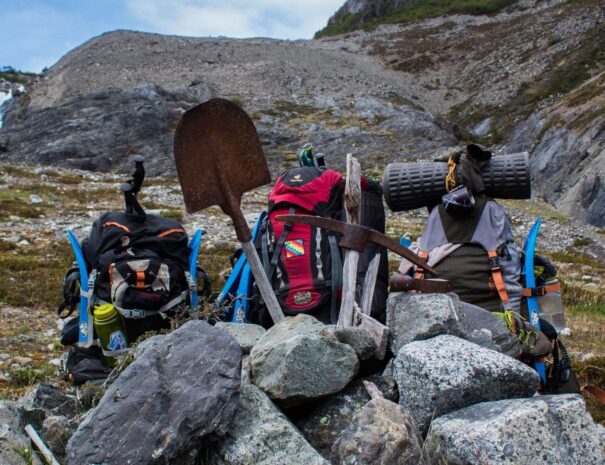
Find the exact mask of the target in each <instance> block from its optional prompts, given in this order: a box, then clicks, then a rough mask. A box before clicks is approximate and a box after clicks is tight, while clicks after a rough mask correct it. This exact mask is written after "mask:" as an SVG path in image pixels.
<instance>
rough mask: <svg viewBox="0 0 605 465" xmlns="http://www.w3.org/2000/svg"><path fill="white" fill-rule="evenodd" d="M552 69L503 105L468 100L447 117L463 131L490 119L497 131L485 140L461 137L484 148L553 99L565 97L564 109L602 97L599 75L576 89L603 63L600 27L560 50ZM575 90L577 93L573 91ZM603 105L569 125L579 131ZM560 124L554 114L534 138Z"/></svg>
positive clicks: (604, 52) (604, 37)
mask: <svg viewBox="0 0 605 465" xmlns="http://www.w3.org/2000/svg"><path fill="white" fill-rule="evenodd" d="M552 63H553V66H550V67H548V68H547V69H546V70H545V71H544V72H543V73H542V74H541V75H539V76H537V77H536V78H534V79H533V80H532V81H531V82H526V83H524V84H522V85H521V86H520V87H519V89H518V91H517V94H516V95H515V96H514V97H513V98H512V99H511V100H509V101H508V102H507V103H506V104H505V105H502V106H497V107H496V106H494V107H490V106H488V105H482V106H481V107H479V108H474V107H473V105H472V97H470V98H469V99H467V100H465V101H464V102H462V103H460V104H458V105H455V106H453V107H452V108H451V110H450V113H449V117H450V119H451V120H452V121H456V122H458V123H459V124H460V125H461V126H462V127H464V128H473V127H474V126H476V125H477V124H479V123H480V122H481V121H483V119H485V118H486V117H488V116H491V117H492V118H493V119H494V123H493V124H492V127H494V128H497V130H494V131H492V134H491V135H490V136H488V137H487V138H485V139H480V140H479V139H478V138H477V137H474V136H472V135H471V134H470V133H468V132H465V131H463V132H464V136H465V138H466V139H469V140H476V141H477V142H481V143H484V144H487V145H494V144H500V143H502V142H503V141H504V140H505V137H506V135H507V134H508V133H509V131H510V130H511V129H512V128H513V127H514V126H515V125H516V124H517V123H519V122H520V121H522V120H523V119H525V118H527V117H528V116H530V115H531V114H532V113H534V112H536V111H537V110H538V109H539V108H541V107H542V106H544V105H545V104H552V103H554V101H555V99H558V98H560V97H561V96H564V95H566V94H567V95H568V96H567V97H565V98H564V99H563V100H562V103H563V104H564V105H566V106H568V107H576V106H579V105H582V104H584V103H586V102H588V101H590V99H592V98H594V97H596V96H599V95H602V91H603V79H604V78H603V76H602V75H601V76H600V77H596V79H595V80H594V81H592V82H590V83H589V84H588V85H586V86H582V87H580V86H581V85H582V84H583V83H586V82H588V81H589V80H590V79H592V78H593V77H595V76H596V75H597V74H598V73H599V70H602V69H603V65H604V64H605V34H603V26H602V25H597V26H595V27H594V28H593V29H592V30H590V31H589V32H588V33H586V35H585V36H584V38H583V39H582V41H581V42H580V43H579V44H578V45H577V46H575V47H574V48H573V49H571V50H569V49H566V50H562V51H561V52H559V53H557V54H556V55H555V56H554V57H553V58H552ZM576 89H578V91H577V92H574V91H575V90H576ZM604 111H605V110H604V108H603V105H602V104H601V105H597V106H595V107H594V108H592V109H590V110H589V111H587V112H585V113H582V112H581V113H579V118H578V119H577V120H576V121H574V122H572V124H571V126H572V127H573V128H575V129H578V130H581V129H582V128H583V127H584V126H585V125H586V124H587V123H590V122H591V121H593V120H594V119H595V118H596V117H598V116H602V115H603V114H604ZM558 123H563V122H562V121H560V120H559V119H557V117H556V115H555V117H554V118H551V119H549V120H548V121H547V123H546V124H545V126H544V128H543V129H542V131H541V133H540V134H539V135H538V137H537V139H538V141H537V142H539V139H541V138H542V136H543V135H544V134H545V133H546V131H547V130H548V129H549V128H551V127H553V126H556V125H557V124H558Z"/></svg>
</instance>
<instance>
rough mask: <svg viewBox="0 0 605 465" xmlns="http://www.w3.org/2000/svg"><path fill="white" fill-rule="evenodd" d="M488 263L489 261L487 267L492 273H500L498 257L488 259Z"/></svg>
mask: <svg viewBox="0 0 605 465" xmlns="http://www.w3.org/2000/svg"><path fill="white" fill-rule="evenodd" d="M488 261H489V267H490V269H491V270H492V271H500V258H499V257H498V256H496V257H489V258H488Z"/></svg>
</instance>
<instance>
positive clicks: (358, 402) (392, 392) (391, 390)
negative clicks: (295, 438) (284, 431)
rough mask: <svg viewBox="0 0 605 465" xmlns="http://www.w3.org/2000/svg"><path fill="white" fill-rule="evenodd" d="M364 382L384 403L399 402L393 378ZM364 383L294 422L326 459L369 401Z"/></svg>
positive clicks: (351, 385)
mask: <svg viewBox="0 0 605 465" xmlns="http://www.w3.org/2000/svg"><path fill="white" fill-rule="evenodd" d="M365 380H367V381H370V382H372V383H374V384H375V385H376V386H377V387H378V389H380V391H381V392H382V394H383V395H384V397H385V398H386V399H387V400H392V401H395V402H396V401H397V399H398V398H399V394H398V392H397V386H396V385H395V381H394V380H393V378H388V377H383V376H376V375H375V376H370V377H368V378H365ZM363 381H364V380H356V381H353V382H352V383H350V384H349V385H348V386H347V387H346V388H345V389H343V390H342V391H340V392H339V393H338V394H334V395H332V396H330V397H328V398H327V399H325V400H323V401H321V402H320V403H319V405H317V406H316V407H315V408H313V410H311V412H310V413H309V414H308V415H305V416H304V417H302V418H300V419H298V420H297V421H296V426H297V427H298V428H299V429H300V431H301V432H302V433H303V435H304V436H305V438H306V439H307V441H309V443H310V444H311V445H312V446H313V447H314V448H315V449H316V450H317V451H318V452H319V453H320V454H321V455H323V456H324V457H325V458H329V457H330V451H331V449H332V445H333V444H334V441H336V439H338V437H339V436H340V434H341V433H342V432H343V431H344V430H345V429H346V428H348V427H349V425H350V424H351V422H352V421H353V418H354V417H355V414H356V413H357V412H358V411H359V409H361V408H362V407H363V406H364V405H365V404H367V403H368V402H369V401H370V400H371V397H370V394H368V390H367V389H366V387H365V385H364V383H363Z"/></svg>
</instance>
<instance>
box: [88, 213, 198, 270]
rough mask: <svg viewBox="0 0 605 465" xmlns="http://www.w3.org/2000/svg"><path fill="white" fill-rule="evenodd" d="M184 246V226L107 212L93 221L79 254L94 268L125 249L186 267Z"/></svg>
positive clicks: (152, 217) (154, 217)
mask: <svg viewBox="0 0 605 465" xmlns="http://www.w3.org/2000/svg"><path fill="white" fill-rule="evenodd" d="M187 244H188V239H187V233H186V232H185V230H184V229H183V226H182V225H181V224H180V223H179V222H178V221H176V220H174V219H172V218H164V217H161V216H156V215H146V216H145V217H140V216H137V215H130V214H127V213H121V212H106V213H103V214H102V215H101V216H100V217H99V218H97V219H96V220H95V221H94V223H93V225H92V228H91V231H90V235H89V237H88V238H87V239H85V240H84V241H83V243H82V252H83V253H84V258H85V260H86V262H87V263H88V264H89V265H90V266H92V267H94V268H96V267H97V266H99V265H101V264H103V265H104V264H106V263H105V262H106V261H107V259H109V258H110V257H111V256H113V255H116V251H117V250H123V249H127V248H133V249H137V250H149V251H153V252H154V253H155V254H157V256H159V257H163V258H166V259H171V260H174V261H177V262H179V263H182V264H183V265H184V266H186V264H187V260H188V255H189V247H188V245H187ZM108 254H109V255H108Z"/></svg>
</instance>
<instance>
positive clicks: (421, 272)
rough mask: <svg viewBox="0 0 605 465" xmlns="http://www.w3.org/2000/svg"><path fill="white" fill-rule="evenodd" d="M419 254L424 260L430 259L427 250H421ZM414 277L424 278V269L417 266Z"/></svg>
mask: <svg viewBox="0 0 605 465" xmlns="http://www.w3.org/2000/svg"><path fill="white" fill-rule="evenodd" d="M418 256H419V257H420V258H421V259H422V260H423V261H425V262H426V261H428V259H429V253H428V252H427V251H426V250H421V251H420V252H419V253H418ZM414 278H416V279H424V269H422V268H420V267H417V268H416V273H415V274H414Z"/></svg>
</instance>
